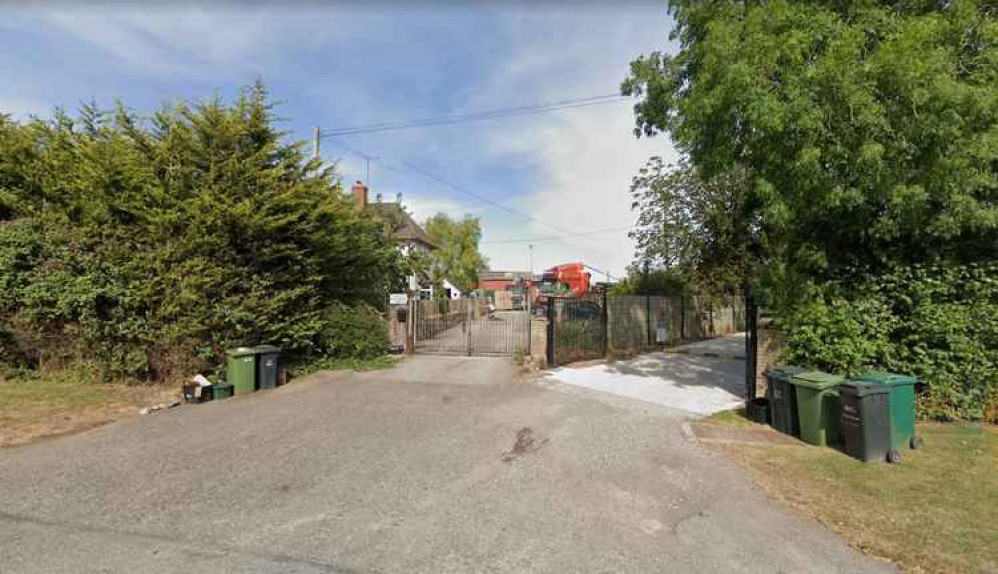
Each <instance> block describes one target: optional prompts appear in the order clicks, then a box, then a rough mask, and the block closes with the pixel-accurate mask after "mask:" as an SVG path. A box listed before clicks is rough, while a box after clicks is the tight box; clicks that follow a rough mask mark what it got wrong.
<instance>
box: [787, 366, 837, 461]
mask: <svg viewBox="0 0 998 574" xmlns="http://www.w3.org/2000/svg"><path fill="white" fill-rule="evenodd" d="M843 381H845V378H844V377H840V376H839V375H831V374H828V373H823V372H821V371H807V372H803V373H797V374H796V375H794V376H793V377H791V378H790V382H791V383H793V385H794V387H796V389H797V416H798V417H799V418H800V438H801V439H803V440H804V441H806V442H809V443H811V444H813V445H817V446H829V445H838V444H841V442H842V441H841V432H840V426H839V424H840V423H839V419H840V417H841V416H842V404H841V402H840V401H839V393H838V391H837V390H836V388H835V387H837V386H839V385H840V384H842V382H843Z"/></svg>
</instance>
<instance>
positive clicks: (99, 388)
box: [0, 367, 175, 447]
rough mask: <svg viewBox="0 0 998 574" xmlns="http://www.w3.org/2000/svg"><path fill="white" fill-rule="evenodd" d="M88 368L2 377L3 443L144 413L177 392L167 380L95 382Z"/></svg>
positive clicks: (0, 415) (0, 429) (0, 442)
mask: <svg viewBox="0 0 998 574" xmlns="http://www.w3.org/2000/svg"><path fill="white" fill-rule="evenodd" d="M91 379H92V376H90V375H89V374H88V373H87V372H86V370H85V367H80V368H74V369H66V370H61V371H55V372H40V373H32V374H29V375H24V376H20V377H16V378H14V379H9V380H6V381H2V382H0V447H12V446H19V445H23V444H27V443H29V442H33V441H35V440H39V439H42V438H46V437H52V436H60V435H65V434H71V433H75V432H79V431H82V430H86V429H89V428H94V427H97V426H100V425H103V424H107V423H109V422H112V421H114V420H117V419H120V418H123V417H126V416H132V415H135V414H138V411H139V409H141V408H142V407H144V406H149V405H152V404H156V403H160V402H163V401H165V400H167V399H168V398H169V397H170V396H173V395H174V394H175V389H171V388H169V387H167V386H165V385H127V384H124V383H99V382H93V381H92V380H91Z"/></svg>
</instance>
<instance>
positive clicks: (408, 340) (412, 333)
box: [405, 293, 416, 355]
mask: <svg viewBox="0 0 998 574" xmlns="http://www.w3.org/2000/svg"><path fill="white" fill-rule="evenodd" d="M408 303H409V309H408V312H409V316H408V317H407V319H408V324H407V325H406V328H405V353H406V354H407V355H411V354H413V353H415V352H416V298H415V297H413V296H412V293H410V294H409V301H408Z"/></svg>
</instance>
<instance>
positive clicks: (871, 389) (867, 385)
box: [838, 381, 891, 397]
mask: <svg viewBox="0 0 998 574" xmlns="http://www.w3.org/2000/svg"><path fill="white" fill-rule="evenodd" d="M838 389H839V392H840V393H846V394H849V395H855V396H857V397H865V396H867V395H885V394H887V393H889V392H891V388H890V387H888V386H887V385H881V384H880V383H874V382H872V381H846V382H844V383H842V384H841V385H839V387H838Z"/></svg>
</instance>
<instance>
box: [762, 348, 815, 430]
mask: <svg viewBox="0 0 998 574" xmlns="http://www.w3.org/2000/svg"><path fill="white" fill-rule="evenodd" d="M805 371H807V369H805V368H803V367H795V366H793V365H785V366H779V367H770V368H769V369H767V370H766V398H767V399H769V411H770V413H771V416H770V420H772V421H773V423H772V424H773V428H775V429H776V430H778V431H780V432H782V433H785V434H788V435H790V436H800V423H798V419H797V393H796V392H795V388H794V386H793V385H792V384H790V378H791V377H793V376H794V375H796V374H798V373H803V372H805Z"/></svg>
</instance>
